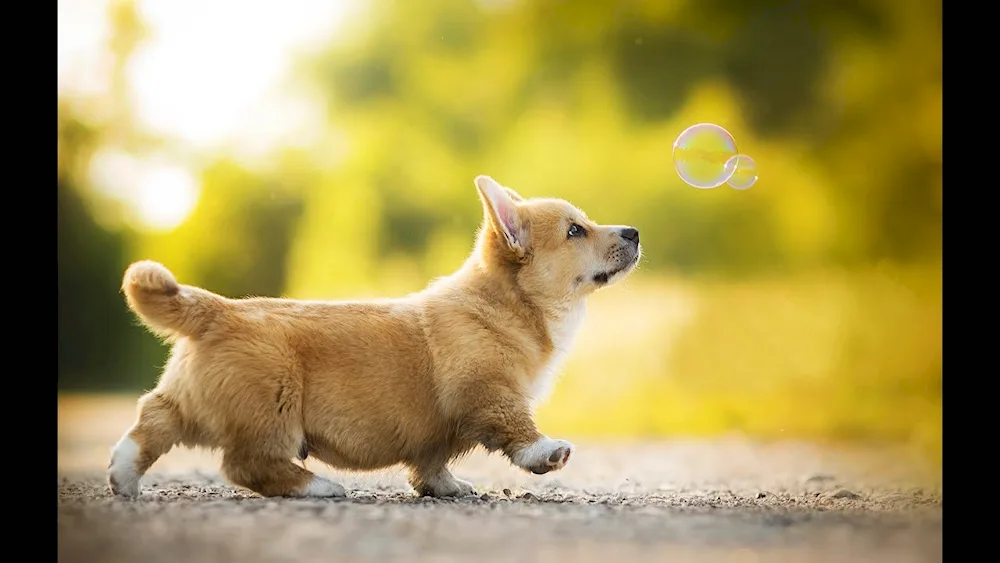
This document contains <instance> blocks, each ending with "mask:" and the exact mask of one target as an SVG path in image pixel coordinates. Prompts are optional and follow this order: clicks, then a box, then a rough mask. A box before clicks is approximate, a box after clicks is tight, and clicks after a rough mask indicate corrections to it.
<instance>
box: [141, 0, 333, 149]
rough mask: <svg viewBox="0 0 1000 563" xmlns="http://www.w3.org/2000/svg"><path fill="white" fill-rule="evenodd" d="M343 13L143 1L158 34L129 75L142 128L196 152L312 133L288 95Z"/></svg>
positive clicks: (319, 0)
mask: <svg viewBox="0 0 1000 563" xmlns="http://www.w3.org/2000/svg"><path fill="white" fill-rule="evenodd" d="M347 7H348V6H347V2H346V1H344V0H332V1H331V0H287V1H283V2H245V1H240V0H213V1H212V2H200V1H195V0H172V1H170V2H165V1H162V0H141V1H140V3H139V8H140V13H141V14H142V16H143V19H144V20H145V21H146V22H148V25H150V27H151V28H152V29H153V33H152V34H151V36H150V37H149V38H148V39H147V41H145V42H144V43H143V45H142V46H141V47H140V48H139V50H138V51H137V52H136V53H135V55H134V56H133V59H132V60H131V61H130V66H129V77H130V83H131V84H132V87H133V96H134V98H133V100H134V102H135V104H136V110H137V113H138V115H139V118H140V120H141V121H142V122H143V123H144V124H145V125H146V126H147V127H149V128H151V129H152V130H154V131H156V132H160V133H163V134H166V135H170V136H173V137H177V138H180V139H183V140H184V141H186V142H188V143H190V144H192V145H193V146H195V147H197V148H215V147H218V146H220V145H226V144H231V143H237V144H239V143H241V142H242V140H246V139H250V140H252V141H253V143H254V144H255V145H261V144H262V143H261V138H262V137H263V138H267V139H274V140H277V139H279V138H283V137H288V136H289V132H290V131H289V130H290V129H301V128H303V127H307V126H308V125H309V124H310V122H313V123H314V122H315V116H313V115H309V114H308V113H307V112H303V111H302V108H301V105H300V104H296V103H295V101H294V100H291V99H288V98H289V96H288V95H287V94H288V93H287V92H285V91H284V90H286V88H284V86H287V80H288V75H289V71H290V69H291V65H292V63H293V61H294V57H295V56H296V55H297V54H299V53H300V52H302V51H303V50H305V49H308V48H311V47H312V46H314V45H316V44H317V43H318V42H323V41H328V40H329V39H330V35H331V33H332V32H333V30H334V28H335V26H336V25H337V24H338V23H339V22H340V20H341V19H342V18H343V16H344V14H345V11H346V8H347ZM264 144H265V145H266V144H273V143H264ZM260 148H264V147H260Z"/></svg>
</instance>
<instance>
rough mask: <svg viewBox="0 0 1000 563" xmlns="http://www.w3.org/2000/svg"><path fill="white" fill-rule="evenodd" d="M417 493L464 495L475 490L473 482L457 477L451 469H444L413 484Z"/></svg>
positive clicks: (443, 495)
mask: <svg viewBox="0 0 1000 563" xmlns="http://www.w3.org/2000/svg"><path fill="white" fill-rule="evenodd" d="M413 488H414V489H416V491H417V494H419V495H420V496H429V497H438V498H441V497H464V496H465V495H471V494H472V493H474V492H475V488H474V487H473V486H472V483H469V482H468V481H463V480H462V479H458V478H456V477H455V476H454V475H452V474H451V472H450V471H448V470H444V471H442V472H441V473H438V474H437V475H435V476H434V477H433V478H431V479H427V480H426V481H424V482H422V483H416V484H415V485H414V486H413Z"/></svg>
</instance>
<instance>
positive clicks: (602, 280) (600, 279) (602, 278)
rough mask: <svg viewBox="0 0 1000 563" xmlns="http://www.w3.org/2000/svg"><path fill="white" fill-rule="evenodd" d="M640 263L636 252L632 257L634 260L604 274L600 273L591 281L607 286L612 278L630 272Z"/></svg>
mask: <svg viewBox="0 0 1000 563" xmlns="http://www.w3.org/2000/svg"><path fill="white" fill-rule="evenodd" d="M638 262H639V253H638V252H636V253H635V254H634V255H633V256H632V259H631V260H629V261H628V262H626V263H625V264H622V265H621V266H618V267H617V268H615V269H613V270H607V271H604V272H600V273H598V274H594V276H593V277H592V278H591V280H592V281H593V282H594V283H596V284H597V285H599V286H603V285H607V284H608V282H609V281H610V280H611V278H613V277H615V276H617V275H618V274H620V273H622V272H624V271H625V270H629V269H631V268H633V267H635V265H636V264H637V263H638Z"/></svg>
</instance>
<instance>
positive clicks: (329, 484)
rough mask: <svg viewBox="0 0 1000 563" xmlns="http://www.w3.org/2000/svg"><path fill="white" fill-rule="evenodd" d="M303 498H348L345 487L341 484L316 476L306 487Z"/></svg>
mask: <svg viewBox="0 0 1000 563" xmlns="http://www.w3.org/2000/svg"><path fill="white" fill-rule="evenodd" d="M302 496H305V497H315V498H329V497H345V496H347V491H345V490H344V487H343V485H341V484H340V483H334V482H333V481H331V480H329V479H324V478H322V477H320V476H319V475H316V476H314V477H313V478H312V481H309V484H308V485H306V488H305V490H304V491H303V494H302Z"/></svg>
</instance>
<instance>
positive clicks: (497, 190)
mask: <svg viewBox="0 0 1000 563" xmlns="http://www.w3.org/2000/svg"><path fill="white" fill-rule="evenodd" d="M475 184H476V188H478V190H479V196H480V198H481V199H482V201H483V209H484V213H485V215H486V217H485V222H484V225H483V230H482V232H481V233H480V241H479V251H480V253H481V255H482V260H483V261H484V262H485V263H486V264H487V265H488V266H490V267H496V268H498V269H499V270H501V271H506V272H511V273H513V274H514V275H515V277H516V280H517V283H518V285H519V286H520V287H521V288H523V289H524V290H525V291H526V292H528V293H529V294H530V295H532V296H535V297H538V298H543V299H551V300H556V301H565V300H568V299H573V298H576V297H583V296H585V295H587V294H589V293H592V292H593V291H595V290H597V289H600V288H602V287H604V286H607V285H610V284H612V283H614V282H616V281H618V280H621V279H622V278H624V277H625V276H627V275H628V274H629V273H631V272H632V270H633V269H634V268H635V266H636V264H638V262H639V257H640V256H641V254H642V250H641V247H640V246H639V231H638V230H636V229H634V228H632V227H627V226H622V225H599V224H597V223H595V222H594V221H591V220H590V219H589V218H588V217H587V215H586V214H585V213H584V212H583V211H581V210H579V209H577V208H576V207H574V206H573V205H571V204H570V203H569V202H566V201H563V200H561V199H535V198H532V199H525V198H522V197H521V196H520V195H518V194H517V193H516V192H515V191H514V190H511V189H510V188H506V187H504V186H501V185H500V184H498V183H497V182H496V181H495V180H493V179H492V178H490V177H489V176H477V177H476V179H475Z"/></svg>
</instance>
